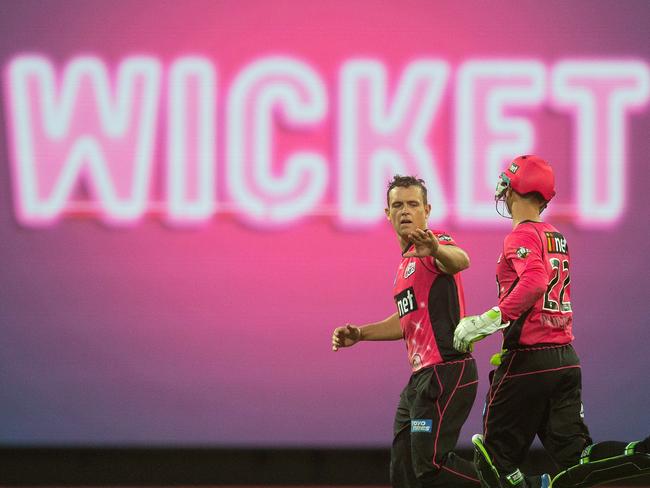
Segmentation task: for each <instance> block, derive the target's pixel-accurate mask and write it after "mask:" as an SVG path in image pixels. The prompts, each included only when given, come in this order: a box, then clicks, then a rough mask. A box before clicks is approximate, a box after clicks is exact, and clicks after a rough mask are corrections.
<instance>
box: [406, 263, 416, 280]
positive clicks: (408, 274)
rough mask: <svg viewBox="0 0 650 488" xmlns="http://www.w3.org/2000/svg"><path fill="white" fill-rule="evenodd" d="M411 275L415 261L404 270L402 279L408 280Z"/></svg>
mask: <svg viewBox="0 0 650 488" xmlns="http://www.w3.org/2000/svg"><path fill="white" fill-rule="evenodd" d="M413 273H415V261H411V262H410V263H409V264H408V266H407V267H406V269H405V270H404V279H406V278H408V277H409V276H411V275H412V274H413Z"/></svg>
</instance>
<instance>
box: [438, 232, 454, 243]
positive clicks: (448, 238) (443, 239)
mask: <svg viewBox="0 0 650 488" xmlns="http://www.w3.org/2000/svg"><path fill="white" fill-rule="evenodd" d="M438 240H439V241H441V242H451V241H452V240H453V239H452V238H451V236H450V235H449V234H438Z"/></svg>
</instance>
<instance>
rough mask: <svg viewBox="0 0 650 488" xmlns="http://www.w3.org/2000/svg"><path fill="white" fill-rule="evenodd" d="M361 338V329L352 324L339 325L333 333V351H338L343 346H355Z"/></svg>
mask: <svg viewBox="0 0 650 488" xmlns="http://www.w3.org/2000/svg"><path fill="white" fill-rule="evenodd" d="M359 340H361V329H360V328H359V327H354V326H353V325H350V324H345V327H337V328H336V329H334V333H333V334H332V351H338V350H339V348H341V347H350V346H354V345H355V344H356V343H357V342H359Z"/></svg>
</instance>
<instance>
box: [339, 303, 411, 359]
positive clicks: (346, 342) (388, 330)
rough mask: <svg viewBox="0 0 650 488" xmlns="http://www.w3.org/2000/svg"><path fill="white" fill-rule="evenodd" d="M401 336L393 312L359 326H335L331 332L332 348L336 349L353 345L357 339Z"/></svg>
mask: <svg viewBox="0 0 650 488" xmlns="http://www.w3.org/2000/svg"><path fill="white" fill-rule="evenodd" d="M402 337H403V334H402V327H401V326H400V324H399V316H398V315H397V312H395V313H394V314H393V315H391V316H390V317H388V318H386V319H384V320H382V321H381V322H374V323H371V324H366V325H363V326H359V327H357V326H354V325H351V324H346V325H345V326H343V327H337V328H336V329H334V333H333V334H332V350H333V351H338V350H339V349H340V348H341V347H350V346H354V345H355V344H356V343H357V342H359V341H396V340H398V339H401V338H402Z"/></svg>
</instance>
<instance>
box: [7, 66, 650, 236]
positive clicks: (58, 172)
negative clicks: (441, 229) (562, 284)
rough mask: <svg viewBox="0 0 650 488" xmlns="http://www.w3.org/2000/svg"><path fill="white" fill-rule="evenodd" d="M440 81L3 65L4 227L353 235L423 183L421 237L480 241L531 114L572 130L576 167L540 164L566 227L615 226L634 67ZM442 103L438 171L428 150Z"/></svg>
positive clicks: (531, 147)
mask: <svg viewBox="0 0 650 488" xmlns="http://www.w3.org/2000/svg"><path fill="white" fill-rule="evenodd" d="M451 79H452V77H451V67H450V65H449V63H447V62H446V61H444V60H441V59H435V58H420V59H415V60H413V61H411V62H409V63H407V64H406V65H405V66H404V67H403V68H402V69H401V72H399V73H390V76H389V73H388V70H387V67H386V66H385V65H384V64H383V63H382V62H381V61H379V60H377V59H367V58H360V59H356V58H355V59H347V60H344V62H343V63H342V64H341V66H340V68H339V69H338V72H337V73H336V85H337V86H336V87H335V88H334V87H332V88H331V89H330V88H328V87H327V86H326V83H325V81H324V78H323V76H322V75H321V74H320V73H319V72H318V70H317V69H316V68H314V67H313V66H312V65H310V64H309V63H308V62H307V61H305V60H301V59H297V58H294V57H289V56H267V57H261V58H258V59H255V60H253V61H251V62H250V63H248V64H247V65H245V66H244V67H242V68H241V70H240V71H239V72H237V73H235V76H234V77H233V79H232V82H231V83H230V84H229V86H227V87H222V86H221V85H220V82H219V74H218V66H217V64H216V63H215V62H213V61H212V60H210V59H207V58H204V57H196V56H186V57H180V58H177V59H176V60H173V61H172V62H171V63H170V64H169V65H168V66H163V64H162V63H161V62H160V61H159V60H158V59H157V58H155V57H151V56H130V57H126V58H125V59H123V60H122V61H121V62H120V63H119V64H118V65H117V67H116V69H115V73H114V75H113V74H111V69H109V67H108V66H107V65H106V63H105V62H104V61H102V60H101V59H100V58H97V57H87V56H84V57H77V58H73V59H71V60H70V61H69V62H68V63H67V65H65V66H63V67H55V66H54V65H53V64H52V62H51V61H50V60H49V59H47V58H46V57H44V56H40V55H21V56H17V57H15V58H14V59H13V60H12V61H11V62H10V63H9V64H8V66H7V67H6V71H5V79H4V81H5V83H4V86H5V89H6V91H5V94H4V95H5V96H4V98H5V100H4V106H5V116H6V120H7V121H8V134H7V136H8V137H7V138H8V140H9V142H10V147H11V152H10V160H11V164H12V177H13V181H12V184H13V187H12V189H11V191H12V194H13V196H14V205H15V212H16V216H17V219H18V220H19V222H21V223H22V224H23V225H27V226H38V225H47V224H53V223H55V222H57V221H58V220H59V219H61V218H62V217H64V216H65V215H66V214H69V213H77V212H80V211H81V212H83V213H89V214H90V215H98V216H99V217H100V218H101V219H102V220H104V221H106V222H108V223H111V224H116V225H123V224H132V223H135V222H138V221H139V220H140V219H141V218H143V217H144V216H145V215H147V214H148V213H151V212H155V213H160V214H162V215H163V216H164V218H165V219H166V220H167V221H168V222H170V223H171V224H179V225H187V224H197V223H204V222H208V221H210V220H211V219H212V218H213V217H214V215H215V214H217V213H218V212H220V211H221V212H224V211H228V212H235V213H237V214H238V215H240V216H241V217H242V218H243V219H244V220H247V221H249V222H251V223H253V224H258V225H263V226H274V225H285V224H287V223H292V222H296V221H298V220H299V219H301V218H303V217H305V216H308V215H314V214H323V213H325V214H327V215H331V216H333V217H334V218H335V219H336V220H337V221H339V222H340V223H341V224H343V225H347V224H350V225H354V226H355V227H359V226H360V225H364V224H373V223H375V222H378V221H381V220H382V219H383V208H384V206H385V202H384V199H385V185H386V182H387V180H388V179H389V178H390V176H391V175H392V174H395V173H400V174H417V175H419V176H420V177H422V178H424V179H425V180H426V181H427V184H428V187H429V199H430V203H431V204H432V212H431V219H430V220H431V221H432V222H442V221H446V220H448V219H449V218H452V219H455V220H457V221H458V222H459V223H460V224H461V225H463V224H469V225H472V224H475V223H488V224H490V223H492V222H495V221H499V217H498V216H497V215H496V214H495V212H494V205H493V200H492V197H493V191H494V182H495V181H496V178H497V176H498V174H499V172H500V171H501V169H502V168H503V166H504V164H505V163H506V162H507V161H509V160H510V159H511V158H512V157H514V156H516V155H520V154H525V153H534V152H535V148H536V127H535V126H534V124H533V123H532V122H531V120H529V119H527V118H526V117H525V116H524V115H522V113H523V112H526V111H530V112H531V113H533V112H535V111H539V110H541V108H542V107H543V105H548V106H550V107H552V108H553V109H554V110H556V111H560V112H564V113H566V114H567V115H569V116H571V118H572V120H573V122H574V123H573V134H572V136H571V140H572V141H574V142H573V144H574V147H573V148H572V152H573V154H574V155H575V156H574V158H573V160H572V161H562V162H555V163H556V164H572V165H573V166H574V168H572V170H571V172H572V173H573V174H575V184H574V188H573V193H572V195H571V199H572V203H571V204H570V209H569V211H568V212H567V213H569V214H570V215H571V216H572V217H575V218H576V219H577V220H578V221H579V222H580V223H581V224H583V225H585V226H599V225H603V224H611V223H613V222H616V221H617V220H618V219H619V218H620V216H621V215H622V212H623V209H624V195H625V179H624V175H626V174H627V173H628V172H627V171H625V166H626V160H625V155H626V131H627V121H628V115H629V113H630V112H631V111H632V110H638V109H640V108H642V107H643V106H644V105H645V104H646V102H647V101H648V98H649V94H650V81H649V80H650V76H649V71H648V66H647V65H646V64H645V63H644V62H642V61H634V60H629V59H622V60H617V59H606V60H563V61H560V62H557V63H555V64H553V65H550V66H547V65H546V64H544V63H542V62H540V61H537V60H534V59H511V60H509V59H480V60H471V59H470V60H468V61H465V62H463V63H462V64H461V65H460V66H458V68H457V70H456V72H455V73H454V76H453V80H454V81H453V84H454V86H453V90H452V88H450V86H449V85H450V84H451V83H452V82H451V81H450V80H451ZM389 86H390V87H391V89H390V90H389ZM445 97H449V98H450V99H451V100H452V103H451V104H450V106H451V111H452V119H453V121H454V125H453V130H452V131H451V133H452V136H451V137H452V140H451V141H450V143H451V145H452V147H453V148H454V150H453V151H450V152H451V153H453V154H454V158H455V159H454V160H453V161H449V162H447V161H445V162H442V161H441V159H440V158H441V156H440V154H437V152H439V151H440V149H439V148H436V147H433V145H432V143H431V141H430V139H431V138H430V134H431V132H432V131H433V130H434V129H435V128H436V124H439V123H440V121H439V118H440V117H439V115H440V111H441V104H442V102H443V100H444V99H445ZM513 112H516V113H517V114H519V115H514V114H513ZM217 120H222V121H223V123H222V124H220V125H218V124H217ZM328 126H329V127H328ZM287 132H288V133H291V134H293V135H292V140H294V141H295V140H299V139H300V137H301V136H302V135H303V134H306V135H307V136H314V135H318V133H319V132H320V133H321V134H324V133H326V134H331V136H330V137H331V138H333V140H330V141H327V142H322V141H321V142H305V144H304V145H302V146H301V145H300V144H298V145H296V144H294V145H293V146H292V147H290V148H289V149H287V147H286V144H280V143H279V142H278V141H280V140H281V138H282V137H283V134H285V136H284V137H285V139H286V133H287ZM321 139H322V138H321ZM314 140H318V137H305V141H314ZM222 146H223V147H222ZM331 148H334V149H331ZM567 152H569V151H567ZM218 169H219V171H217V170H218ZM443 174H445V175H451V177H447V178H449V179H450V181H443V178H442V175H443ZM221 175H223V176H221ZM218 177H219V178H221V177H223V179H224V181H223V183H221V182H220V181H219V182H217V178H218ZM454 182H455V183H454ZM156 183H157V184H158V185H162V191H160V190H158V191H154V188H155V187H156ZM217 183H220V184H219V185H218V184H217ZM80 188H83V189H84V190H85V193H81V192H80ZM217 188H222V190H221V192H222V193H223V194H217V193H218V192H217ZM552 210H553V209H551V211H552Z"/></svg>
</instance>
